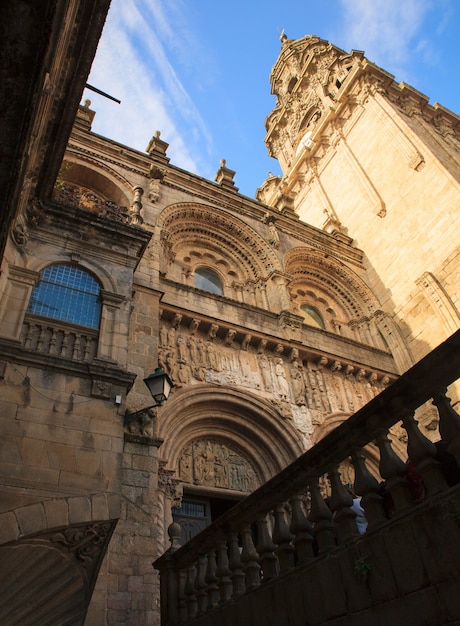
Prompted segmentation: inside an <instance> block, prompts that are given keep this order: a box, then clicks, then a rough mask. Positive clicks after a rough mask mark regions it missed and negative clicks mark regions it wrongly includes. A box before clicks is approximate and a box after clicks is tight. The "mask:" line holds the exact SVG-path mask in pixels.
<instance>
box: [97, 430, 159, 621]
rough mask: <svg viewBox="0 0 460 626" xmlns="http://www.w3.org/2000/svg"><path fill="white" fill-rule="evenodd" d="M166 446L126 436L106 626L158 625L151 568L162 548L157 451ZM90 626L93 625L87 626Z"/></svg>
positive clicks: (110, 556)
mask: <svg viewBox="0 0 460 626" xmlns="http://www.w3.org/2000/svg"><path fill="white" fill-rule="evenodd" d="M161 443H162V441H161V440H159V439H154V438H151V437H149V436H148V435H143V434H128V433H125V441H124V449H123V468H122V487H121V493H122V508H121V517H120V520H119V522H118V525H117V528H116V531H115V533H114V536H113V539H112V542H111V544H110V547H109V554H108V563H107V573H108V589H107V617H106V623H108V624H136V625H137V624H143V625H144V626H155V625H156V624H158V621H159V608H158V607H159V598H158V595H159V581H158V574H157V573H156V572H155V571H154V569H153V567H152V562H153V561H154V560H155V559H156V558H157V557H158V556H159V554H160V553H161V547H159V546H158V527H157V525H156V524H155V523H154V520H156V519H158V515H157V508H158V496H157V492H158V465H157V455H158V447H159V446H160V445H161ZM85 626H89V625H85Z"/></svg>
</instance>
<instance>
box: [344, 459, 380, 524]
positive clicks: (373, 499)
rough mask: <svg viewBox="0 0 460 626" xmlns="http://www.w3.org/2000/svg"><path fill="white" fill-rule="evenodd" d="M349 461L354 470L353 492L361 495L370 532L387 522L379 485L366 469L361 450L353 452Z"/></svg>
mask: <svg viewBox="0 0 460 626" xmlns="http://www.w3.org/2000/svg"><path fill="white" fill-rule="evenodd" d="M351 460H352V462H353V467H354V468H355V485H354V487H355V491H356V493H359V494H360V495H361V506H362V507H363V509H364V512H365V514H366V519H367V523H368V526H367V530H372V529H373V528H376V527H377V526H380V524H382V523H383V522H385V521H386V520H387V517H386V515H385V510H384V508H383V498H382V496H381V495H380V493H379V483H378V482H377V479H376V478H375V477H374V476H372V474H371V473H370V471H369V470H368V469H367V466H366V462H365V460H364V456H363V454H362V452H361V450H355V451H354V452H353V454H352V455H351Z"/></svg>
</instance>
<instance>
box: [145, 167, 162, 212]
mask: <svg viewBox="0 0 460 626" xmlns="http://www.w3.org/2000/svg"><path fill="white" fill-rule="evenodd" d="M148 177H149V182H148V189H147V197H148V199H149V200H150V202H152V203H155V202H157V201H158V200H159V199H160V188H161V183H162V182H163V179H164V177H165V172H164V171H163V170H161V169H160V168H159V167H157V166H156V165H155V164H153V163H152V165H151V166H150V169H149V176H148Z"/></svg>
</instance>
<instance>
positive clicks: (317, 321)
mask: <svg viewBox="0 0 460 626" xmlns="http://www.w3.org/2000/svg"><path fill="white" fill-rule="evenodd" d="M300 310H301V312H302V315H303V317H304V321H305V324H309V325H310V326H316V328H322V329H323V330H324V329H325V325H324V321H323V318H322V317H321V315H320V314H319V313H318V311H317V310H316V309H314V308H313V307H311V306H308V304H302V305H301V307H300Z"/></svg>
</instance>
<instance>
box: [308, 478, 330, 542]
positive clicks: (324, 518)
mask: <svg viewBox="0 0 460 626" xmlns="http://www.w3.org/2000/svg"><path fill="white" fill-rule="evenodd" d="M309 488H310V493H311V510H310V521H311V522H312V524H313V529H314V532H315V537H316V541H317V543H318V554H327V553H329V552H331V551H332V550H333V549H334V548H335V534H334V524H333V523H332V512H331V510H330V508H329V507H328V506H327V504H326V503H325V502H324V500H323V496H322V495H321V491H320V488H319V484H318V479H316V480H315V481H311V482H310V484H309Z"/></svg>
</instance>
